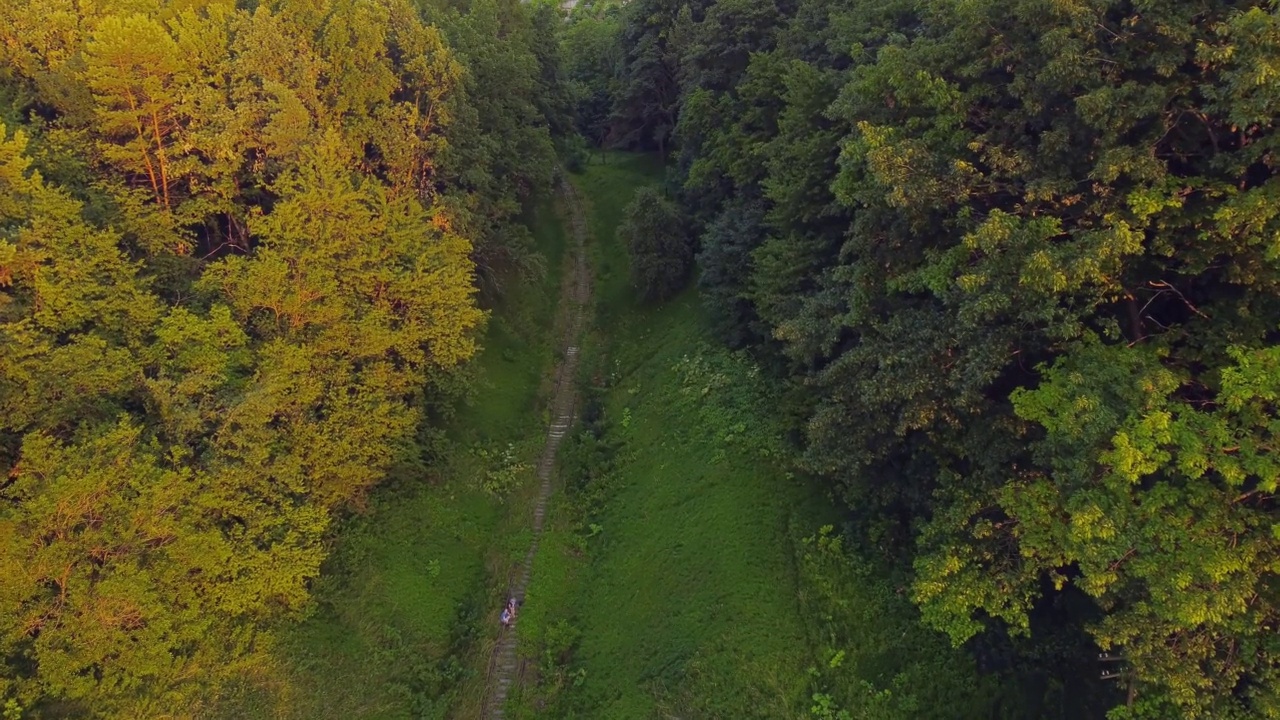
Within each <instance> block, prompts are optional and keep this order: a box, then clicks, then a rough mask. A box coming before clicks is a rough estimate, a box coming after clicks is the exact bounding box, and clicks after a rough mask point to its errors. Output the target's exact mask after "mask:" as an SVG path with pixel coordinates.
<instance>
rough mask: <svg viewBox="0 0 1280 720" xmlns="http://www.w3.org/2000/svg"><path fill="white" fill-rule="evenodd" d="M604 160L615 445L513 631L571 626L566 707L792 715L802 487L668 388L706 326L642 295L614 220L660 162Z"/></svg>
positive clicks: (801, 691) (803, 651) (598, 182)
mask: <svg viewBox="0 0 1280 720" xmlns="http://www.w3.org/2000/svg"><path fill="white" fill-rule="evenodd" d="M611 163H612V164H610V165H604V166H601V165H593V166H592V167H591V168H590V170H589V172H588V173H587V175H586V176H585V177H584V178H579V186H580V187H581V188H582V190H583V191H584V192H585V193H586V195H587V196H588V197H589V198H590V200H591V205H592V208H593V213H592V226H593V230H594V231H595V235H596V238H597V240H598V247H597V268H598V281H597V288H596V299H597V305H598V318H597V326H598V327H599V328H605V329H607V339H600V338H597V341H596V343H595V344H594V347H589V348H588V351H589V353H590V354H589V356H588V359H589V360H594V362H595V367H596V370H597V371H598V374H607V375H611V376H612V377H611V378H610V381H609V383H608V384H609V385H610V386H611V389H610V390H608V391H607V393H606V396H605V398H604V412H605V415H606V416H607V417H609V418H611V419H612V422H611V429H610V431H609V434H610V437H611V440H612V441H613V442H617V443H620V444H621V446H622V449H621V451H620V455H619V462H618V463H617V465H616V467H615V468H614V470H613V472H612V473H611V475H610V478H609V481H608V482H609V498H608V501H607V503H606V504H605V507H604V509H603V510H602V511H601V512H600V513H599V514H598V515H593V516H592V517H590V518H583V517H581V511H580V509H574V508H570V507H567V506H565V505H564V504H563V503H562V505H561V507H560V511H559V512H558V513H557V517H558V518H560V519H559V520H557V521H556V531H555V532H553V533H552V535H553V537H552V538H549V542H547V543H546V544H544V548H546V551H545V552H543V553H542V555H541V556H540V557H539V561H538V562H539V564H538V567H537V568H536V572H535V574H534V587H533V588H532V589H531V590H530V603H529V605H530V608H529V610H528V611H527V612H526V617H525V621H526V623H527V627H522V631H524V632H526V633H527V634H528V635H529V636H530V640H531V643H530V644H531V645H533V646H535V647H536V646H538V645H539V643H541V645H543V646H546V645H552V644H554V642H553V641H551V640H548V639H547V638H546V637H545V635H546V634H547V633H548V632H554V631H551V630H549V629H550V628H553V627H554V626H555V625H556V623H557V622H560V621H563V622H564V623H566V625H567V626H568V627H572V628H573V632H572V635H573V636H574V637H575V638H576V640H577V643H576V649H575V652H574V654H573V658H572V660H571V661H570V662H568V663H567V669H568V670H569V671H570V672H568V673H567V679H568V680H569V681H570V682H569V684H572V683H573V682H575V681H576V683H577V685H576V686H574V687H573V688H572V690H570V691H568V692H566V693H563V694H562V697H561V698H560V701H559V705H558V708H559V710H558V712H559V713H561V714H564V715H568V716H578V717H584V718H585V717H591V718H615V717H616V718H644V717H652V716H655V713H658V712H659V711H660V710H662V709H669V710H675V711H679V712H684V711H698V712H700V713H701V714H702V716H703V717H707V716H713V717H720V716H728V715H729V714H730V713H733V714H738V715H740V716H756V717H774V718H778V717H786V716H788V715H789V714H791V711H792V710H793V709H794V708H795V707H797V705H798V704H800V703H801V701H802V700H803V699H804V697H805V692H806V688H807V680H806V677H805V673H804V671H805V668H806V667H807V664H808V660H809V657H808V656H809V653H808V650H807V643H806V640H805V628H804V626H803V624H802V622H801V621H800V614H799V609H798V606H797V602H796V592H795V581H794V569H793V568H792V556H791V552H790V548H791V543H790V542H789V541H788V536H787V528H788V522H789V514H790V513H791V512H793V511H795V510H797V509H800V508H802V507H806V506H807V505H808V503H807V500H806V497H805V493H804V492H803V490H801V488H800V487H799V486H798V484H796V483H794V482H789V481H787V480H786V479H785V477H784V474H783V473H782V472H781V471H779V470H778V469H776V468H774V467H771V466H770V465H769V464H761V463H760V461H759V458H756V457H749V456H739V455H735V454H734V453H733V452H732V448H731V447H726V446H724V444H723V443H721V442H720V438H719V437H716V436H715V434H716V430H715V429H714V428H706V427H701V426H700V425H699V423H698V417H697V413H692V412H689V408H688V406H687V403H686V402H685V401H684V400H683V399H682V398H680V397H677V396H678V395H680V394H681V391H682V385H681V380H680V378H678V377H677V371H676V370H674V369H673V368H674V366H675V364H676V363H677V362H678V361H679V360H680V359H681V357H682V356H683V355H685V354H687V353H689V352H691V351H692V350H693V349H694V348H696V347H697V346H698V344H699V342H700V338H701V337H703V336H704V334H705V330H704V327H703V322H702V317H701V314H700V312H699V310H698V305H697V298H696V297H695V295H694V294H693V293H692V292H690V293H686V294H685V295H684V296H682V297H681V298H680V299H678V300H677V301H675V302H673V303H669V304H666V305H663V306H661V307H658V308H654V309H641V308H637V307H635V305H634V303H633V301H632V294H631V291H630V289H629V287H628V282H627V276H626V272H627V261H626V256H625V251H624V249H623V248H621V247H619V246H618V244H617V243H616V242H615V240H614V235H613V229H614V227H615V226H616V225H617V223H618V219H619V217H620V213H621V209H622V207H623V206H624V205H625V204H626V202H627V201H628V200H629V199H630V196H631V193H632V192H633V190H634V189H635V187H636V186H637V185H639V184H643V183H645V182H651V181H652V180H653V179H654V177H655V175H656V173H657V168H656V167H654V166H653V164H652V163H651V162H650V161H648V160H646V159H644V158H635V157H627V156H613V159H612V160H611ZM725 450H730V452H725ZM572 502H573V498H570V499H569V503H572ZM566 516H567V517H569V518H576V519H577V521H578V522H576V523H575V522H574V521H573V520H565V519H564V518H566ZM591 524H594V525H596V526H597V527H596V529H595V530H592V529H591V528H590V525H591ZM586 535H591V537H590V539H588V540H586V541H585V544H586V547H585V554H586V557H588V558H589V560H588V561H583V560H579V559H578V557H579V556H580V555H581V551H582V550H583V540H582V538H583V537H585V536H586ZM557 548H558V551H557ZM535 600H539V601H542V602H543V603H544V604H545V605H546V606H549V608H544V607H538V606H537V604H536V603H535V602H534V601H535ZM552 608H553V609H552ZM566 625H561V626H560V627H561V628H564V627H566ZM544 670H546V671H547V672H549V671H550V670H551V668H549V667H548V668H544ZM584 671H585V672H584ZM574 673H576V675H575V674H574ZM544 674H547V673H544ZM529 714H530V715H533V716H536V715H538V713H536V712H530V713H529Z"/></svg>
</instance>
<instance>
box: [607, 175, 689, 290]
mask: <svg viewBox="0 0 1280 720" xmlns="http://www.w3.org/2000/svg"><path fill="white" fill-rule="evenodd" d="M623 213H624V214H623V220H622V224H621V225H620V226H618V239H619V240H621V241H622V242H623V243H625V244H626V247H627V254H628V255H629V256H630V258H631V284H632V285H633V286H634V287H635V288H636V290H638V291H639V292H640V296H641V298H643V299H644V300H665V299H667V298H669V297H671V296H672V295H675V294H676V293H677V292H679V291H680V290H681V289H682V288H683V287H684V285H685V282H686V281H687V280H688V279H689V269H690V267H691V266H692V265H693V247H692V243H691V242H690V237H689V230H688V222H687V219H686V218H685V217H684V216H683V215H682V214H681V213H680V211H679V209H677V208H676V206H675V204H674V203H672V202H671V201H669V200H667V199H666V198H664V197H662V196H661V195H660V194H659V193H658V191H657V190H655V189H653V188H640V189H639V190H637V191H636V194H635V197H634V198H632V200H631V202H630V203H629V204H628V205H627V207H626V210H624V211H623Z"/></svg>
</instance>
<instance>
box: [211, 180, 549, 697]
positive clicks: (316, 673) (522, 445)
mask: <svg viewBox="0 0 1280 720" xmlns="http://www.w3.org/2000/svg"><path fill="white" fill-rule="evenodd" d="M535 227H536V233H535V236H536V240H537V242H538V245H539V249H540V250H541V251H542V253H543V254H544V255H545V256H546V258H547V268H548V272H547V274H546V277H545V278H543V279H542V280H540V281H538V282H536V283H520V282H508V283H507V285H508V287H509V295H508V296H507V297H506V298H505V299H504V300H503V302H502V303H501V304H500V305H499V306H498V307H496V308H494V309H493V315H492V317H491V319H490V323H489V325H488V328H487V330H486V335H485V337H484V338H483V351H482V352H481V354H480V355H479V357H478V358H477V359H476V360H475V362H474V365H473V368H474V369H475V371H476V374H477V380H478V382H477V386H476V388H475V392H474V395H473V398H472V401H471V402H469V403H468V404H466V405H465V406H463V407H462V408H460V409H459V411H458V414H457V416H456V417H455V418H453V419H452V420H451V421H450V423H449V427H448V435H449V437H450V440H451V443H450V445H449V447H451V448H452V451H451V453H450V454H451V457H450V458H449V460H448V461H447V463H446V465H445V467H443V468H441V469H440V476H439V477H438V478H435V479H434V480H433V481H432V482H430V483H427V482H417V481H415V482H413V483H410V484H401V485H400V486H399V487H387V488H384V489H382V490H380V491H378V492H377V493H376V494H375V496H374V497H373V499H372V501H371V505H370V508H369V510H368V512H366V513H364V514H363V515H361V516H358V517H355V518H352V519H350V520H348V521H347V522H346V523H345V524H344V526H343V527H342V528H341V530H340V531H339V532H338V533H337V537H336V547H335V548H334V552H333V554H332V557H331V560H330V562H329V563H327V565H326V574H325V576H324V577H322V579H321V582H320V583H319V585H318V588H317V592H316V597H317V600H318V603H317V605H318V609H317V613H316V614H315V615H314V616H313V617H312V618H311V619H310V620H308V621H307V622H305V623H303V624H302V625H300V626H298V627H297V628H295V629H294V630H292V631H291V632H290V633H288V634H287V636H286V637H285V638H283V640H282V645H281V650H282V652H281V653H280V654H281V657H282V658H283V659H284V663H283V665H284V680H283V682H281V683H280V684H279V685H277V686H276V688H275V689H274V690H272V691H271V693H270V694H273V695H275V701H274V702H269V701H265V700H264V699H262V698H261V696H260V697H259V698H258V699H257V700H256V701H254V700H252V699H251V700H249V701H247V703H248V704H249V705H250V707H249V708H248V709H246V710H243V711H240V712H239V713H233V714H243V715H247V716H251V717H267V716H276V717H289V718H307V719H308V720H311V719H316V718H335V719H337V718H344V719H345V718H408V717H414V718H419V717H445V716H446V712H447V711H448V708H449V707H450V706H454V707H455V710H456V707H457V706H458V705H464V706H465V705H466V704H467V703H468V702H470V699H471V698H473V697H474V696H476V691H475V686H476V685H477V684H478V683H479V682H481V681H482V679H483V678H482V677H480V675H482V673H483V671H484V660H485V655H486V653H485V649H486V645H487V643H488V642H490V641H491V637H490V631H491V630H492V629H493V627H494V625H495V623H493V622H491V621H492V620H493V618H491V617H489V616H490V615H492V612H491V611H492V609H493V608H494V607H500V600H499V599H498V598H499V596H500V595H501V593H502V592H503V590H504V588H503V587H502V585H503V575H504V574H505V572H506V571H507V569H508V567H509V561H510V558H511V557H513V556H519V555H520V554H522V551H523V548H522V547H520V545H521V543H522V542H527V538H526V537H524V536H523V535H522V534H521V533H520V532H519V531H518V528H520V527H522V526H524V525H525V524H526V521H527V518H526V517H525V515H526V513H525V512H524V505H525V504H524V503H523V502H522V500H523V499H524V496H526V495H527V494H528V493H529V492H531V491H532V490H533V486H534V485H535V483H534V482H533V472H532V467H533V463H534V458H535V456H536V454H537V452H538V451H539V450H540V448H541V440H542V433H543V430H544V422H543V415H542V413H541V412H540V410H541V406H542V405H543V404H544V401H545V399H546V397H545V396H546V393H547V386H546V382H545V378H546V375H547V371H548V369H549V368H550V362H551V359H552V348H551V343H550V338H551V337H552V332H551V327H552V324H553V321H554V317H555V313H556V308H557V301H558V295H559V285H560V280H561V277H562V275H563V267H562V265H563V258H564V254H565V236H564V232H563V228H562V227H561V225H560V223H559V220H558V219H557V218H555V216H554V213H553V211H552V209H551V207H550V203H544V204H543V206H541V207H540V208H539V209H538V213H537V217H536V223H535ZM511 445H514V447H515V455H516V458H517V460H518V461H519V464H520V465H521V470H520V471H519V472H518V473H516V476H517V479H518V480H519V481H523V482H522V485H521V486H519V487H517V488H515V490H514V491H513V493H512V494H511V495H510V496H508V498H507V500H506V501H505V502H502V501H499V500H496V499H495V498H494V497H493V496H491V495H489V494H487V493H484V492H482V491H481V490H480V489H479V483H478V480H477V478H479V477H480V476H482V475H484V473H485V472H486V471H487V470H488V469H490V468H491V467H493V466H494V465H495V463H496V462H497V461H495V460H487V459H485V458H483V457H480V456H479V454H478V453H477V452H476V449H477V448H485V449H487V450H489V451H491V452H492V451H495V450H496V451H499V452H501V450H503V449H505V448H507V447H508V446H511Z"/></svg>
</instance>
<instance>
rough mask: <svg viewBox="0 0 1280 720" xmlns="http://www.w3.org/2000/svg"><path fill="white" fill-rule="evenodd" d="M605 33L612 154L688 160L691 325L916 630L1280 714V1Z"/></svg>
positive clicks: (1133, 704)
mask: <svg viewBox="0 0 1280 720" xmlns="http://www.w3.org/2000/svg"><path fill="white" fill-rule="evenodd" d="M578 22H581V23H586V22H588V21H587V20H585V19H584V20H580V21H578ZM584 32H585V31H584ZM615 37H616V38H617V42H618V43H620V44H621V50H620V53H621V56H622V57H621V59H620V60H619V61H617V62H616V63H615V65H614V66H613V67H614V72H613V75H612V77H610V78H609V82H608V84H605V85H599V86H597V90H596V92H607V93H609V94H610V96H611V97H612V99H613V107H614V115H613V118H612V120H611V122H612V123H613V124H612V133H611V134H610V133H597V134H596V135H595V137H600V136H604V137H608V138H611V139H612V140H614V141H616V142H618V143H621V144H624V145H627V146H631V147H638V148H644V149H651V150H654V151H658V152H663V153H667V152H670V153H671V154H672V156H673V157H674V158H675V159H676V162H675V167H674V170H675V172H676V177H675V182H677V183H678V184H679V186H680V188H681V197H682V199H683V202H684V204H685V206H686V210H687V212H688V213H689V214H690V215H691V216H692V217H693V218H695V219H696V221H697V223H698V225H699V232H700V237H699V245H700V248H699V251H698V258H699V262H700V265H701V284H702V287H703V294H704V297H705V298H706V301H707V303H708V304H709V306H710V307H711V309H712V310H713V311H714V312H715V313H716V314H717V316H718V317H719V318H720V322H721V326H722V327H723V329H724V331H725V334H726V338H727V339H729V340H730V341H732V342H734V343H735V344H749V345H751V346H753V347H755V348H756V349H757V351H758V353H759V354H760V355H761V356H762V357H764V358H767V359H769V361H770V365H771V366H773V367H775V368H777V370H778V371H779V373H780V380H781V381H782V382H784V383H785V384H786V385H787V386H788V387H789V388H790V389H791V392H790V395H791V396H792V398H793V400H792V403H791V404H792V405H793V407H792V408H789V410H792V411H794V412H795V413H796V415H797V417H798V425H799V429H800V430H801V431H802V434H803V437H804V446H805V456H806V459H807V466H808V468H809V469H810V470H811V471H812V472H814V473H816V474H819V475H821V476H822V477H825V478H827V479H828V480H829V481H830V482H831V484H832V487H833V488H835V489H837V490H838V492H839V494H840V495H842V496H843V498H844V499H845V500H846V501H847V503H848V505H849V507H850V508H851V520H852V522H851V527H855V528H858V529H859V530H860V532H861V533H862V535H863V538H864V539H865V540H866V541H867V542H868V543H869V544H873V545H875V546H878V547H880V548H882V549H884V550H886V552H889V553H890V554H894V555H898V556H899V557H902V556H903V555H905V556H906V557H909V558H911V559H912V563H913V567H914V584H913V585H912V588H913V589H912V593H913V596H914V598H915V600H916V601H917V603H918V604H919V605H920V608H921V610H922V612H923V616H924V619H925V620H926V621H927V622H928V623H929V624H931V625H933V626H935V627H936V628H938V629H940V630H942V631H945V632H946V633H948V634H950V636H951V637H952V639H953V640H954V641H955V642H956V643H968V644H969V645H970V646H971V647H974V648H975V651H979V652H980V651H981V648H989V647H992V646H993V644H994V645H999V644H1001V643H1004V644H1005V645H1006V646H1008V647H1011V648H1014V652H1015V654H1018V655H1019V657H1020V658H1021V660H1019V662H1020V663H1024V664H1026V665H1028V666H1030V665H1033V664H1034V663H1036V662H1043V663H1047V665H1046V666H1052V665H1053V664H1054V663H1064V665H1063V666H1064V667H1078V668H1084V669H1085V670H1088V672H1089V674H1090V675H1092V676H1093V677H1095V678H1096V677H1097V665H1096V664H1092V665H1091V664H1090V663H1089V658H1090V656H1091V655H1092V654H1093V653H1096V652H1097V651H1098V650H1112V651H1119V652H1120V653H1122V654H1123V656H1124V657H1125V662H1124V663H1123V665H1122V666H1121V667H1120V670H1121V676H1122V677H1121V682H1120V683H1118V684H1119V685H1120V686H1121V687H1120V688H1117V691H1116V692H1114V693H1113V694H1111V695H1110V696H1106V695H1103V697H1110V700H1107V701H1106V702H1109V703H1110V704H1113V705H1119V706H1120V707H1118V708H1117V709H1115V710H1114V711H1113V714H1114V716H1115V717H1162V718H1164V717H1175V716H1185V717H1280V683H1278V682H1277V672H1278V670H1280V668H1278V664H1280V640H1278V638H1280V635H1278V634H1277V633H1276V627H1277V622H1278V621H1280V597H1277V595H1276V585H1277V582H1278V578H1277V573H1278V572H1280V532H1278V531H1277V528H1280V524H1278V523H1280V511H1278V509H1277V506H1276V484H1277V478H1278V477H1280V470H1278V468H1280V466H1277V463H1276V460H1275V450H1276V442H1277V431H1278V430H1280V425H1278V424H1277V419H1276V411H1277V407H1276V404H1275V403H1276V398H1277V390H1280V366H1278V365H1277V364H1276V358H1277V356H1276V347H1275V344H1276V341H1277V339H1278V338H1280V335H1278V330H1280V305H1278V304H1277V300H1276V297H1277V295H1276V284H1277V282H1280V265H1277V257H1280V256H1278V255H1277V253H1276V252H1275V247H1274V238H1275V236H1276V232H1277V230H1280V225H1278V222H1280V218H1278V216H1277V212H1276V208H1277V207H1278V206H1277V203H1276V199H1277V193H1280V178H1277V177H1276V168H1277V163H1276V157H1275V152H1276V147H1277V143H1278V142H1280V134H1278V133H1277V132H1276V127H1275V118H1276V111H1277V107H1278V104H1280V85H1278V84H1277V81H1276V77H1277V69H1278V68H1280V55H1278V54H1277V52H1276V50H1277V48H1278V47H1280V15H1277V12H1276V9H1275V8H1274V7H1273V5H1272V4H1271V3H1259V2H1238V3H1237V2H1202V3H1184V2H1173V1H1172V0H1170V1H1164V2H1148V3H1130V2H1121V1H1119V0H1098V1H1086V0H1069V1H1067V2H1045V1H1043V0H1018V1H1016V2H994V1H991V0H979V1H978V2H973V1H971V0H965V1H964V2H960V1H958V0H957V1H943V2H912V1H910V0H859V1H857V2H852V3H834V2H830V1H829V0H796V2H785V3H775V2H753V1H742V0H716V1H714V2H701V1H699V0H690V1H689V2H685V3H681V2H679V0H670V1H668V0H634V1H633V2H631V3H629V4H628V5H627V6H626V8H625V10H624V12H623V14H622V20H621V27H620V28H619V29H618V30H617V31H616V36H615ZM601 44H603V43H601ZM673 145H674V149H673ZM1071 598H1083V599H1084V600H1085V601H1086V603H1087V604H1088V605H1089V606H1091V609H1090V610H1089V611H1088V612H1082V613H1076V614H1075V615H1073V616H1072V617H1069V618H1058V619H1057V620H1055V622H1059V623H1066V624H1067V625H1070V626H1072V627H1075V628H1077V629H1078V630H1079V631H1080V632H1081V633H1083V634H1082V635H1081V637H1087V638H1089V640H1090V642H1089V643H1077V644H1072V643H1066V644H1065V645H1063V644H1061V643H1059V642H1058V641H1056V640H1055V641H1050V639H1049V638H1050V636H1052V635H1053V631H1051V630H1047V629H1046V628H1045V624H1044V622H1043V619H1044V618H1046V617H1049V616H1050V615H1051V614H1052V612H1053V611H1051V610H1050V608H1054V607H1062V606H1063V605H1062V603H1063V602H1064V601H1065V600H1070V599H1071ZM1072 604H1073V605H1076V606H1078V605H1079V604H1080V603H1076V602H1075V601H1074V600H1070V602H1068V605H1072ZM1055 617H1056V616H1055ZM1026 634H1030V636H1031V637H1030V640H1029V641H1028V640H1019V639H1018V636H1019V635H1026ZM1001 638H1004V639H1003V640H1001ZM1054 653H1058V654H1057V655H1054ZM1037 658H1038V659H1037ZM1051 658H1056V660H1055V659H1051ZM1073 658H1074V659H1073ZM1073 663H1074V665H1073ZM1081 672H1084V670H1081ZM1124 686H1127V687H1128V690H1129V691H1128V692H1126V691H1125V690H1126V688H1125V687H1124Z"/></svg>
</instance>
